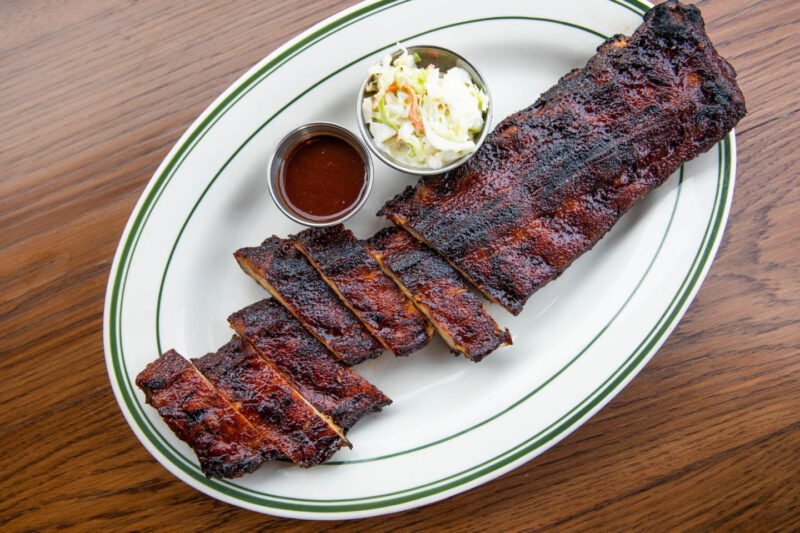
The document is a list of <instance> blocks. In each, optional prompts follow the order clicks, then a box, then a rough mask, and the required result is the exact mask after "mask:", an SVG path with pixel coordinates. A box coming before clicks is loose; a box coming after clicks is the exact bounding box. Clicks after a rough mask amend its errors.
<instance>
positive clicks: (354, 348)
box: [234, 236, 383, 365]
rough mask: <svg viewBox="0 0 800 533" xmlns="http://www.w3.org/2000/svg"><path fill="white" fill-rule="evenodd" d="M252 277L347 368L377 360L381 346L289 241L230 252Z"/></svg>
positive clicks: (267, 242) (273, 240)
mask: <svg viewBox="0 0 800 533" xmlns="http://www.w3.org/2000/svg"><path fill="white" fill-rule="evenodd" d="M234 256H235V257H236V260H237V261H238V262H239V265H240V266H241V267H242V269H243V270H244V271H245V272H246V273H247V274H249V275H250V276H251V277H253V279H255V280H256V281H257V282H258V283H259V284H260V285H261V286H262V287H264V288H265V289H267V290H268V291H269V292H270V293H272V295H273V296H274V297H275V298H276V299H277V300H278V301H279V302H281V303H282V304H283V305H285V306H286V308H287V309H288V310H289V311H291V313H292V314H293V315H294V316H296V317H297V318H298V319H299V320H300V322H302V323H303V325H304V326H305V327H306V328H307V329H308V330H309V331H310V332H311V333H312V334H313V335H314V336H315V337H316V338H317V339H319V340H320V342H322V343H323V344H324V345H325V346H326V347H328V349H330V350H331V351H332V352H333V353H334V354H336V355H337V356H338V357H339V358H340V359H341V360H342V361H344V362H345V363H347V364H349V365H353V364H356V363H360V362H361V361H364V360H365V359H369V358H372V357H377V356H378V355H380V354H381V352H382V351H383V345H382V344H381V343H380V341H378V339H376V338H375V337H374V336H372V334H371V333H370V332H369V330H368V329H367V328H366V326H364V324H362V323H361V321H360V320H359V319H358V318H357V317H356V316H355V315H354V314H353V312H352V311H350V309H348V308H347V306H346V305H344V304H343V303H342V302H341V301H340V300H339V297H338V296H336V293H335V292H333V290H332V289H331V288H330V287H329V286H328V284H327V283H325V281H324V280H323V279H322V278H321V277H320V275H319V272H317V270H316V269H315V268H314V267H313V266H311V264H310V263H309V262H308V259H306V257H305V256H304V255H303V254H302V253H301V252H300V250H298V249H297V248H295V247H294V245H293V244H292V242H291V241H289V240H286V239H279V238H278V237H275V236H273V237H270V238H269V239H267V240H265V241H264V242H263V243H262V244H261V246H257V247H254V248H242V249H240V250H237V251H236V253H235V254H234Z"/></svg>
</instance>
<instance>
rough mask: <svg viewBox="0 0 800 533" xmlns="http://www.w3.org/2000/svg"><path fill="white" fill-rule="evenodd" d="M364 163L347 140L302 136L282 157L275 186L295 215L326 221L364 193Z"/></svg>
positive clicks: (349, 208)
mask: <svg viewBox="0 0 800 533" xmlns="http://www.w3.org/2000/svg"><path fill="white" fill-rule="evenodd" d="M366 171H367V168H366V164H365V163H364V160H363V159H362V157H361V154H359V152H358V151H357V150H356V149H355V148H353V146H352V145H350V143H348V142H347V141H345V140H344V139H341V138H339V137H336V136H334V135H328V134H320V135H315V136H313V137H311V138H307V139H303V140H301V141H300V142H298V143H297V144H296V145H294V146H293V147H292V148H291V149H290V150H289V151H288V153H287V155H286V157H284V159H283V161H282V162H281V164H280V167H279V169H278V187H279V190H280V194H281V196H282V197H283V200H284V202H285V203H286V205H287V206H288V207H289V209H290V210H291V211H292V212H294V213H295V214H296V215H297V216H299V217H302V218H305V219H306V220H310V221H313V222H330V221H333V220H336V219H338V218H341V217H343V216H344V215H346V214H348V213H349V212H350V211H352V210H353V208H354V207H355V206H356V205H357V204H358V202H359V200H361V198H362V196H363V195H364V193H365V192H366V187H367V175H366Z"/></svg>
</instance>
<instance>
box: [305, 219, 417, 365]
mask: <svg viewBox="0 0 800 533" xmlns="http://www.w3.org/2000/svg"><path fill="white" fill-rule="evenodd" d="M292 240H293V241H294V244H295V246H297V248H298V249H299V250H300V251H301V252H303V254H305V256H306V257H307V258H308V260H309V261H310V262H311V264H312V265H313V266H314V268H316V269H317V271H319V273H320V275H321V276H322V279H324V280H325V281H326V282H327V283H328V285H330V287H331V288H332V289H333V290H334V292H336V294H337V295H339V297H340V298H341V299H342V301H343V302H344V303H345V304H346V305H347V306H348V307H349V308H350V310H351V311H353V313H355V315H356V316H357V317H358V318H359V319H360V320H361V322H363V323H364V325H365V326H367V328H368V329H369V330H370V332H371V333H372V334H373V335H374V336H375V337H377V338H378V340H380V341H381V343H382V344H383V345H384V346H385V347H386V348H387V349H389V350H391V351H392V353H394V354H395V355H408V354H410V353H411V352H413V351H415V350H419V349H421V348H422V347H424V346H425V345H426V344H428V341H430V339H431V336H432V335H433V327H432V326H431V325H430V324H429V323H428V321H427V320H426V319H425V317H424V316H423V315H422V313H420V312H419V311H418V310H417V308H416V307H414V304H413V303H411V300H409V299H408V298H407V297H406V296H405V295H404V294H403V293H402V292H401V291H400V289H399V288H398V287H397V285H396V284H395V283H394V281H392V280H391V278H389V276H387V275H386V274H385V273H384V272H383V271H382V270H381V268H380V267H379V266H378V263H376V262H375V259H373V257H372V256H371V255H369V252H367V249H366V247H365V246H364V244H363V243H362V242H361V241H359V240H358V239H357V238H356V236H355V235H353V233H352V232H351V231H350V230H348V229H345V227H344V226H343V225H341V224H337V225H336V226H330V227H323V228H309V229H307V230H305V231H302V232H300V233H299V234H297V235H296V236H294V237H293V238H292Z"/></svg>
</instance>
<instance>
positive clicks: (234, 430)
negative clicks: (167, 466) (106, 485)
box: [136, 350, 278, 478]
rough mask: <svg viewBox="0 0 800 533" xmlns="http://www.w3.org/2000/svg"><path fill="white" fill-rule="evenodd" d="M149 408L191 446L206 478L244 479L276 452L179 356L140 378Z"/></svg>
mask: <svg viewBox="0 0 800 533" xmlns="http://www.w3.org/2000/svg"><path fill="white" fill-rule="evenodd" d="M136 385H137V386H138V387H139V388H140V389H142V390H143V391H144V393H145V397H146V400H147V403H149V404H150V405H152V406H153V407H155V408H156V410H158V414H159V415H161V418H163V419H164V422H165V423H166V424H167V426H169V428H170V429H171V430H172V432H173V433H175V435H176V436H177V437H178V438H179V439H181V440H182V441H184V442H185V443H186V444H188V445H189V446H190V447H191V448H192V450H194V452H195V454H197V459H198V460H199V461H200V468H201V469H202V471H203V473H204V474H205V475H206V476H208V477H211V476H216V477H221V478H235V477H240V476H242V475H244V474H246V473H248V472H252V471H254V470H255V469H257V468H258V467H259V466H261V465H262V464H263V463H265V462H266V461H269V460H271V459H274V458H275V457H276V456H277V455H278V452H277V451H276V447H275V446H274V443H273V442H270V441H269V440H267V439H265V437H264V435H262V434H261V433H260V432H259V431H258V430H257V429H256V428H255V427H253V425H252V424H251V423H250V422H249V421H248V420H247V419H246V418H244V417H243V416H242V414H241V413H239V412H238V411H237V410H236V409H235V408H234V407H233V406H232V405H231V404H230V402H229V401H228V400H227V399H226V398H224V397H223V396H222V395H221V394H219V392H217V390H216V389H215V388H214V387H213V386H211V384H210V383H209V382H208V381H206V379H205V378H204V377H203V376H202V375H201V374H200V373H199V372H198V370H197V369H196V368H195V367H194V366H193V365H192V364H191V363H190V362H189V361H187V360H186V359H184V358H183V357H182V356H181V355H180V354H179V353H178V352H176V351H175V350H170V351H168V352H166V353H165V354H164V355H162V356H161V357H159V358H158V359H156V360H155V361H153V362H152V363H150V364H148V365H147V368H145V369H144V370H142V371H141V372H140V373H139V375H138V376H136Z"/></svg>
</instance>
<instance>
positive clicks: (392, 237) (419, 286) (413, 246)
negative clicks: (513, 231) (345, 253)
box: [366, 228, 511, 361]
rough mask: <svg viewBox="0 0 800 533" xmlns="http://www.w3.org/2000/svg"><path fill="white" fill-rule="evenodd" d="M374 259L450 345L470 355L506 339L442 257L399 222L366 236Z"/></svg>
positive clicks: (475, 356) (476, 358) (483, 353)
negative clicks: (411, 234) (398, 225)
mask: <svg viewBox="0 0 800 533" xmlns="http://www.w3.org/2000/svg"><path fill="white" fill-rule="evenodd" d="M366 245H367V248H368V249H369V252H370V253H371V254H372V256H373V257H374V258H375V260H376V261H377V262H378V263H379V264H380V265H381V266H382V267H383V268H384V270H385V271H386V272H387V274H390V275H391V276H392V277H393V278H394V279H395V280H396V281H397V283H398V284H399V285H400V286H401V287H403V289H404V290H405V291H406V293H407V294H408V295H409V296H410V297H411V298H413V300H414V303H415V304H417V306H418V307H419V309H420V310H421V311H422V312H423V313H425V314H426V315H427V316H428V318H429V319H430V320H431V322H432V323H433V324H434V326H435V327H436V329H437V331H438V332H439V334H440V335H441V336H442V338H443V339H444V340H445V342H447V344H448V345H449V346H450V348H451V349H452V350H454V351H456V352H460V353H463V354H464V355H466V356H467V357H469V358H470V359H472V360H474V361H480V360H481V359H482V358H483V357H485V356H486V355H488V354H489V353H491V352H492V351H494V350H495V349H496V348H498V347H500V346H502V345H505V344H511V335H510V334H509V333H508V330H501V329H500V327H499V326H498V325H497V323H496V322H495V321H494V319H492V317H491V316H489V313H487V312H486V309H485V308H484V306H483V304H482V303H481V302H480V300H479V299H478V297H477V296H475V295H474V294H473V293H471V292H470V291H469V289H468V288H467V286H466V282H465V281H464V279H463V278H462V277H461V275H460V274H459V273H458V272H456V271H455V270H454V269H453V267H452V266H450V264H448V262H447V261H445V260H444V259H443V258H442V257H441V256H440V255H439V254H437V253H436V252H434V251H433V250H432V249H430V248H429V247H428V246H426V245H424V244H422V243H420V242H419V241H417V240H416V239H414V238H413V237H411V236H410V235H409V234H408V233H406V232H405V231H403V230H401V229H399V228H385V229H383V230H381V231H379V232H378V233H376V234H375V235H374V236H373V237H371V238H370V239H368V240H367V241H366Z"/></svg>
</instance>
